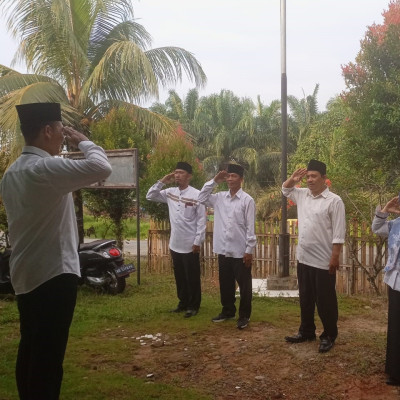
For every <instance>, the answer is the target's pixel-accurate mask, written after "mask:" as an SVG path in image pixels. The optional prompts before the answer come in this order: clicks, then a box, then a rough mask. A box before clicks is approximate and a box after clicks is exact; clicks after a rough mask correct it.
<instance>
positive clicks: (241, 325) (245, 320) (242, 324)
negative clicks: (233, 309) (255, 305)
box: [237, 317, 250, 329]
mask: <svg viewBox="0 0 400 400" xmlns="http://www.w3.org/2000/svg"><path fill="white" fill-rule="evenodd" d="M249 321H250V319H249V318H246V317H243V318H239V319H238V322H237V328H238V329H244V328H246V326H247V325H248V324H249Z"/></svg>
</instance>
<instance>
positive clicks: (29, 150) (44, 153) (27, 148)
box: [22, 146, 51, 158]
mask: <svg viewBox="0 0 400 400" xmlns="http://www.w3.org/2000/svg"><path fill="white" fill-rule="evenodd" d="M22 153H32V154H36V155H38V156H39V157H42V158H45V157H51V155H50V154H49V153H48V152H47V151H45V150H42V149H40V148H39V147H35V146H24V147H23V148H22Z"/></svg>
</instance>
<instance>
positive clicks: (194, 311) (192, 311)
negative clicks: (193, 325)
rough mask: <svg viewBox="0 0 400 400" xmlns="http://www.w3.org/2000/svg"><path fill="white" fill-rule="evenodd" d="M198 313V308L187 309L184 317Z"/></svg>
mask: <svg viewBox="0 0 400 400" xmlns="http://www.w3.org/2000/svg"><path fill="white" fill-rule="evenodd" d="M197 313H198V311H197V310H187V311H186V313H185V315H184V316H183V317H184V318H190V317H194V316H195V315H196V314H197Z"/></svg>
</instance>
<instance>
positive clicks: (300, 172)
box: [290, 168, 307, 183]
mask: <svg viewBox="0 0 400 400" xmlns="http://www.w3.org/2000/svg"><path fill="white" fill-rule="evenodd" d="M306 174H307V168H299V169H296V171H294V172H293V174H292V176H291V177H290V179H291V180H292V181H293V182H295V183H299V182H301V180H302V179H303V178H304V176H305V175H306Z"/></svg>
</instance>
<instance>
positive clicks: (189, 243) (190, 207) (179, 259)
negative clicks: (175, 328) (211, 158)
mask: <svg viewBox="0 0 400 400" xmlns="http://www.w3.org/2000/svg"><path fill="white" fill-rule="evenodd" d="M191 179H192V166H191V165H190V164H188V163H187V162H184V161H179V162H178V163H177V165H176V168H175V171H174V172H171V173H170V174H168V175H165V176H164V177H163V178H162V179H160V180H159V181H158V182H157V183H155V184H154V185H153V186H152V187H151V188H150V189H149V191H148V192H147V195H146V199H147V200H150V201H156V202H160V203H167V204H168V210H169V220H170V223H171V237H170V241H169V248H170V251H171V257H172V262H173V266H174V276H175V282H176V291H177V295H178V299H179V303H178V306H177V307H176V309H174V310H172V312H183V311H186V313H185V315H184V317H185V318H190V317H192V316H194V315H196V314H197V313H198V311H199V308H200V302H201V280H200V246H201V244H202V243H203V241H204V237H205V231H206V213H205V207H204V206H203V205H202V204H200V203H199V202H198V200H197V197H198V194H199V191H198V190H197V189H195V188H194V187H192V186H190V185H189V183H190V180H191ZM174 181H175V183H176V184H177V186H176V187H171V188H167V189H163V187H164V186H165V185H167V184H170V183H173V182H174Z"/></svg>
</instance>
